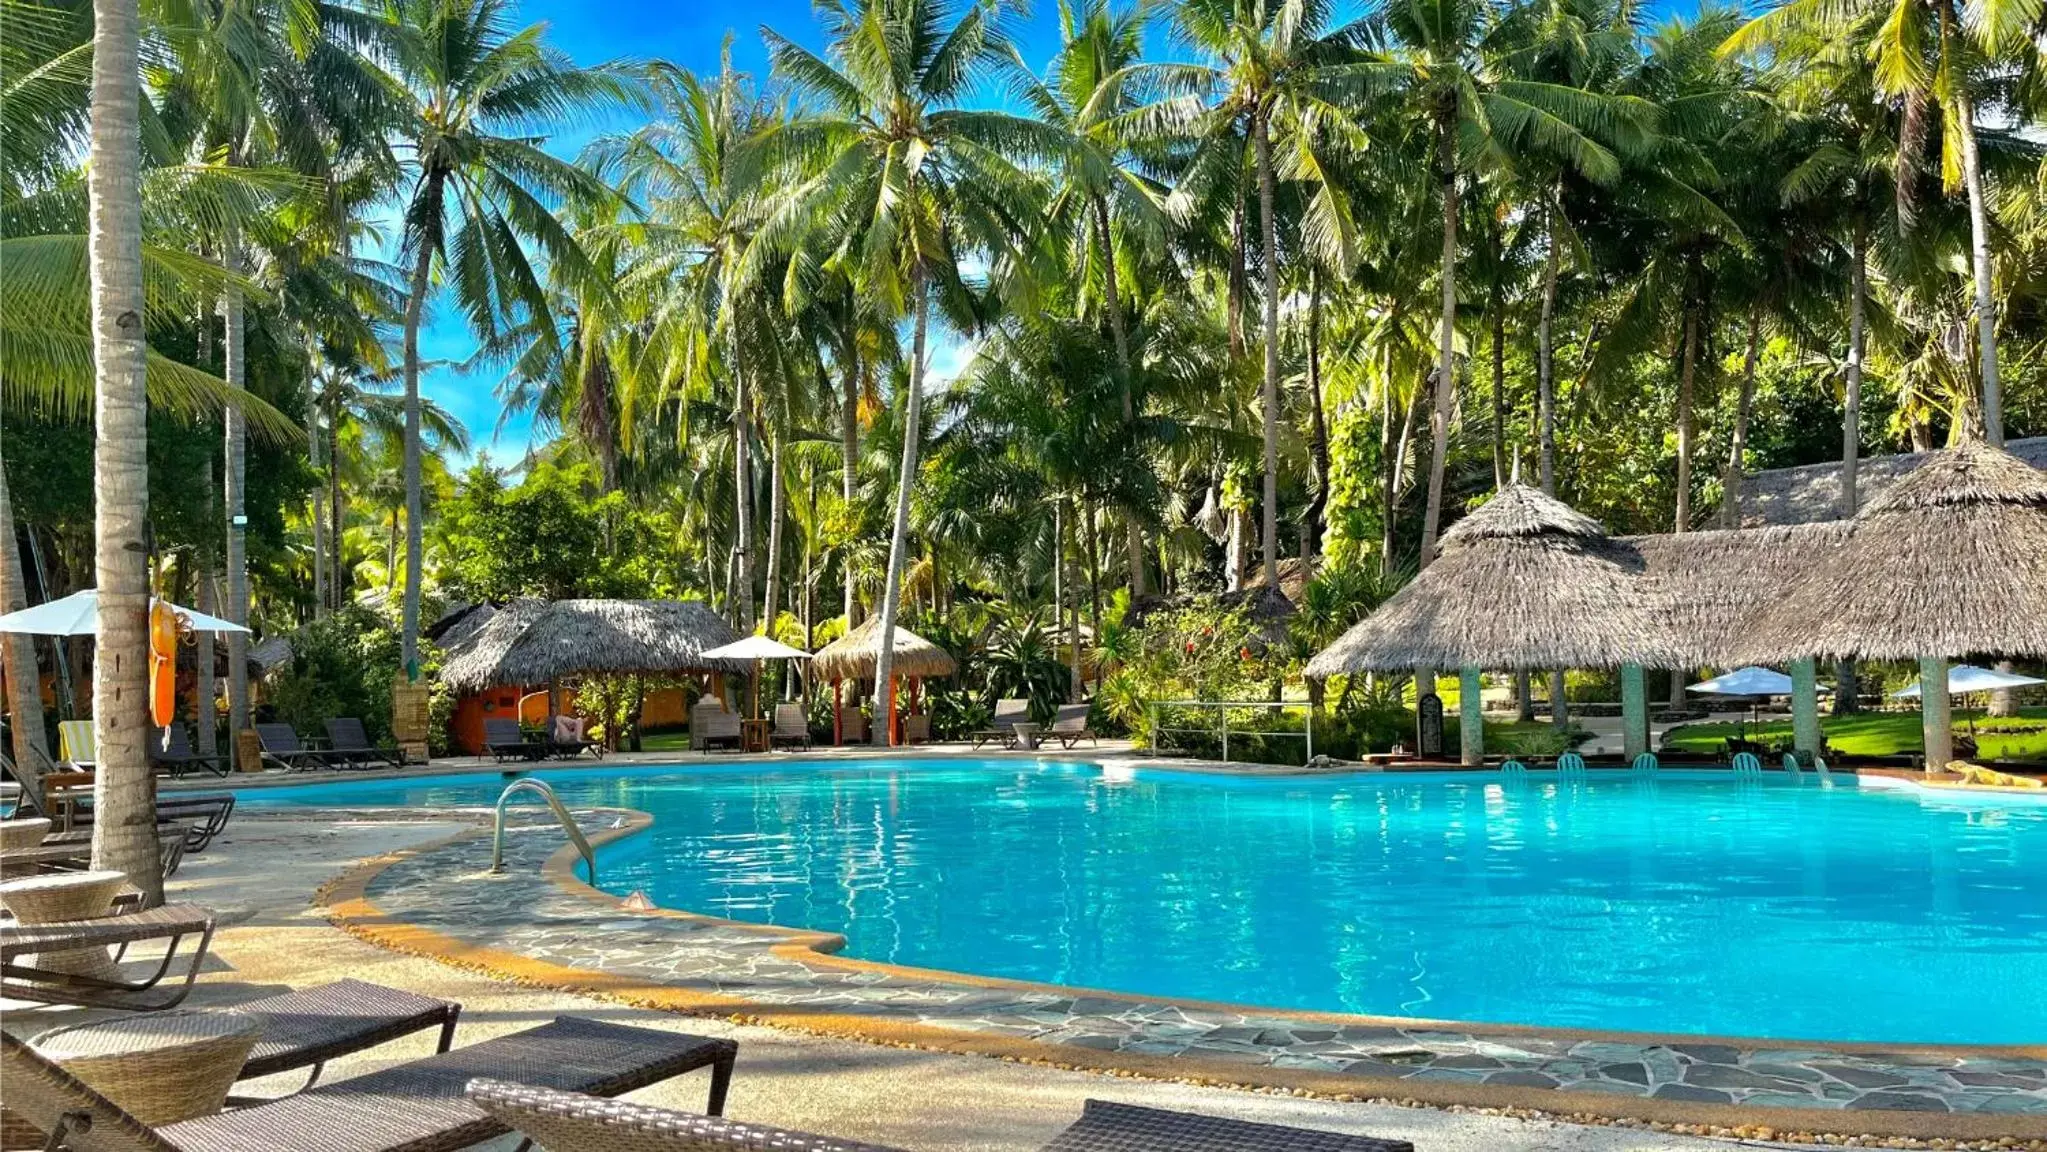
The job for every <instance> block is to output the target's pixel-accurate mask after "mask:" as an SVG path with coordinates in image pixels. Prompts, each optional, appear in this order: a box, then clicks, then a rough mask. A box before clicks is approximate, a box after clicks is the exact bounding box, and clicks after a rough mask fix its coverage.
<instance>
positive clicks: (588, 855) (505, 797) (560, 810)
mask: <svg viewBox="0 0 2047 1152" xmlns="http://www.w3.org/2000/svg"><path fill="white" fill-rule="evenodd" d="M522 789H523V790H525V791H529V792H538V793H539V794H540V798H541V799H543V800H545V801H547V806H548V807H549V808H552V809H553V810H554V818H555V819H557V820H559V821H561V826H562V831H564V832H567V833H568V834H569V839H570V840H571V841H572V842H574V843H575V845H576V851H577V852H579V853H581V854H582V856H583V864H584V866H585V867H587V868H588V869H589V870H590V883H591V884H595V883H597V854H596V853H594V852H592V851H591V850H590V842H589V841H588V840H586V839H584V838H583V829H582V828H581V827H579V826H578V825H577V824H576V818H575V817H574V816H571V815H569V810H568V809H567V808H566V807H564V806H563V805H562V802H561V797H559V796H556V795H555V794H554V789H553V788H552V787H549V785H548V783H547V781H545V780H536V779H534V778H533V777H531V776H523V777H520V778H519V779H517V780H514V781H512V782H511V783H510V784H509V785H507V786H506V787H505V790H504V791H503V792H501V793H499V794H498V807H497V816H496V823H497V829H496V831H495V832H493V833H492V835H491V842H490V870H491V871H493V872H503V871H504V870H505V803H506V801H509V800H510V799H511V798H512V794H513V793H515V792H518V791H520V790H522Z"/></svg>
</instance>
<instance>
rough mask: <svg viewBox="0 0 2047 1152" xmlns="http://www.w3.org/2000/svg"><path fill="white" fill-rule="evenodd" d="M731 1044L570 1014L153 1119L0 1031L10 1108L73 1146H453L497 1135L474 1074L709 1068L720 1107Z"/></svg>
mask: <svg viewBox="0 0 2047 1152" xmlns="http://www.w3.org/2000/svg"><path fill="white" fill-rule="evenodd" d="M737 1052H738V1045H736V1044H734V1043H733V1042H732V1041H730V1040H713V1039H707V1038H705V1037H702V1036H691V1035H687V1034H685V1033H681V1032H667V1031H658V1030H655V1029H651V1028H634V1027H629V1026H627V1025H623V1024H611V1023H606V1022H603V1021H598V1020H585V1019H581V1018H578V1017H574V1016H563V1017H559V1018H557V1019H556V1020H555V1021H554V1022H553V1023H551V1024H544V1025H541V1026H540V1027H537V1028H529V1029H527V1030H526V1031H524V1032H517V1033H513V1034H512V1035H510V1036H500V1037H498V1038H496V1039H494V1040H486V1041H484V1042H483V1043H481V1044H473V1045H470V1046H469V1047H467V1048H458V1049H456V1050H454V1051H452V1052H443V1053H441V1054H439V1055H437V1056H429V1057H427V1058H425V1059H423V1060H415V1061H412V1062H411V1063H408V1064H400V1065H398V1066H396V1067H392V1068H386V1069H384V1070H382V1071H379V1072H371V1073H367V1074H365V1075H362V1076H357V1077H354V1078H352V1079H349V1080H342V1081H339V1082H337V1083H334V1084H329V1085H326V1086H325V1087H321V1088H315V1089H313V1090H312V1091H310V1092H301V1093H299V1094H298V1095H296V1096H287V1097H285V1098H284V1099H281V1100H275V1101H271V1102H269V1103H265V1104H259V1105H256V1106H254V1107H250V1108H242V1109H239V1110H236V1111H232V1112H223V1113H220V1114H218V1115H214V1116H202V1117H199V1118H197V1119H193V1120H184V1121H180V1122H178V1123H176V1124H168V1125H163V1126H160V1127H151V1126H149V1125H147V1124H144V1123H143V1122H141V1121H140V1120H138V1119H136V1118H135V1117H134V1116H133V1115H131V1114H130V1113H129V1112H128V1111H127V1110H125V1109H123V1108H122V1107H121V1106H120V1105H119V1104H117V1103H115V1102H114V1101H112V1100H110V1099H108V1098H107V1097H106V1096H105V1095H103V1094H102V1093H100V1092H97V1091H95V1090H94V1089H93V1088H92V1087H91V1086H89V1085H87V1084H86V1083H85V1082H83V1081H82V1080H80V1079H79V1078H78V1077H76V1076H73V1075H71V1074H70V1073H69V1072H66V1071H65V1070H64V1069H63V1068H61V1067H58V1066H57V1065H56V1064H54V1063H52V1062H51V1061H49V1060H47V1059H45V1058H44V1057H42V1056H40V1055H38V1054H37V1053H36V1052H35V1051H34V1050H33V1049H31V1048H30V1047H29V1046H28V1045H27V1044H26V1043H24V1042H23V1041H21V1040H18V1039H16V1038H14V1037H13V1036H4V1035H0V1078H4V1080H5V1082H6V1084H7V1108H8V1110H9V1111H10V1112H12V1113H15V1114H16V1116H18V1117H19V1118H20V1119H21V1120H22V1121H25V1122H26V1123H27V1124H30V1125H33V1126H35V1127H36V1128H38V1129H40V1130H41V1131H43V1132H45V1133H49V1140H48V1143H47V1145H46V1146H47V1147H50V1148H58V1149H70V1150H71V1152H278V1150H279V1149H291V1150H293V1152H390V1150H397V1149H402V1150H404V1152H452V1150H453V1149H458V1148H468V1147H470V1146H471V1145H473V1144H477V1143H479V1142H481V1141H484V1140H488V1139H491V1138H493V1137H496V1136H500V1135H503V1134H504V1133H505V1132H507V1131H508V1130H509V1129H508V1128H507V1127H506V1125H505V1123H504V1122H503V1121H502V1120H500V1119H498V1118H497V1117H495V1116H493V1115H491V1114H490V1113H488V1112H486V1111H484V1110H483V1109H482V1108H480V1107H478V1106H477V1105H476V1104H474V1103H471V1102H470V1101H469V1100H468V1099H467V1098H466V1097H464V1095H463V1088H464V1087H465V1086H466V1085H468V1084H469V1083H470V1081H472V1080H475V1079H477V1078H479V1077H485V1078H491V1079H498V1080H510V1081H514V1082H517V1083H522V1084H531V1085H534V1086H536V1087H541V1088H552V1089H556V1090H559V1091H567V1092H577V1093H587V1094H590V1095H593V1096H613V1095H617V1094H619V1093H623V1092H631V1091H633V1090H634V1089H637V1088H644V1087H646V1086H647V1085H649V1084H653V1083H656V1082H658V1081H661V1080H666V1079H669V1078H670V1077H673V1076H679V1075H681V1074H682V1073H684V1072H688V1071H691V1070H693V1069H697V1068H710V1069H711V1077H712V1079H711V1085H712V1087H711V1091H712V1101H711V1102H712V1103H713V1104H714V1105H717V1106H720V1107H722V1105H723V1099H722V1096H723V1093H724V1090H725V1088H726V1086H727V1084H728V1083H729V1080H730V1076H731V1071H732V1061H733V1059H734V1057H735V1056H736V1055H737Z"/></svg>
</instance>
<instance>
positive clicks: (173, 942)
mask: <svg viewBox="0 0 2047 1152" xmlns="http://www.w3.org/2000/svg"><path fill="white" fill-rule="evenodd" d="M195 936H196V937H197V938H198V944H197V945H196V946H194V947H193V948H192V949H191V950H190V952H189V955H188V956H187V957H186V963H185V966H184V979H183V980H179V981H174V982H173V983H172V985H171V987H170V988H168V989H167V990H163V991H159V990H158V985H160V984H162V983H163V982H164V978H165V977H167V976H169V975H170V974H171V970H172V968H173V967H174V966H175V965H176V962H177V959H178V954H179V951H180V946H181V945H182V944H183V943H184V942H185V940H186V938H188V937H195ZM155 940H162V941H164V942H165V946H164V954H163V959H162V961H161V962H160V963H159V964H158V965H157V968H156V971H155V972H153V973H150V974H149V975H147V976H145V977H143V978H142V979H140V980H130V979H128V978H127V977H126V976H117V977H112V978H101V977H96V976H81V975H75V974H73V973H70V972H56V971H52V970H50V969H47V968H40V967H37V966H36V965H35V964H32V963H30V962H29V961H30V958H31V957H35V956H38V955H40V954H48V953H56V952H67V951H72V950H74V949H81V948H114V947H119V948H125V947H127V946H129V945H131V944H141V943H146V942H149V941H155ZM212 943H213V914H212V913H210V912H208V911H207V910H206V909H204V908H198V907H194V906H193V905H190V904H165V905H162V906H161V907H157V908H147V909H144V910H142V911H139V912H131V913H128V914H127V915H124V916H101V917H98V918H96V919H92V920H65V921H61V922H59V923H55V924H35V925H24V924H19V923H15V922H13V921H0V998H4V999H8V1000H28V1001H33V1002H35V1003H38V1004H76V1005H79V1006H80V1007H85V1008H126V1009H131V1010H134V1011H143V1012H147V1011H156V1010H159V1009H163V1008H170V1007H174V1006H175V1005H176V1004H177V1003H178V1002H179V1001H181V1000H183V999H184V998H185V994H186V993H187V992H190V991H191V990H192V978H193V977H194V976H196V975H198V973H199V965H200V964H201V963H203V962H204V961H205V959H206V950H207V948H208V947H210V946H211V945H212Z"/></svg>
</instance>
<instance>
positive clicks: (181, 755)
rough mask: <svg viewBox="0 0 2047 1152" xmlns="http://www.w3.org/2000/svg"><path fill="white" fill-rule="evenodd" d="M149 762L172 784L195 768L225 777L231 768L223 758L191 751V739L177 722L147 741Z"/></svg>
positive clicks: (181, 724)
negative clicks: (166, 776)
mask: <svg viewBox="0 0 2047 1152" xmlns="http://www.w3.org/2000/svg"><path fill="white" fill-rule="evenodd" d="M149 762H150V764H151V765H153V766H154V767H157V768H160V769H162V770H163V771H165V772H167V773H169V774H170V776H171V778H172V779H173V780H175V779H177V778H178V777H180V776H183V775H184V774H185V773H187V772H189V771H191V770H192V769H194V768H202V769H205V770H206V771H208V772H211V773H213V774H214V775H215V776H225V775H227V774H228V770H229V768H230V767H231V765H230V764H229V762H228V758H227V757H225V756H201V755H199V754H198V753H197V752H194V751H192V736H191V734H190V733H189V732H187V731H186V730H185V725H184V724H183V723H181V722H179V721H172V722H171V723H170V724H167V725H165V726H164V727H162V728H158V729H157V730H156V734H155V735H154V736H151V737H150V739H149Z"/></svg>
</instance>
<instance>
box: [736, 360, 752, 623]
mask: <svg viewBox="0 0 2047 1152" xmlns="http://www.w3.org/2000/svg"><path fill="white" fill-rule="evenodd" d="M734 327H735V328H736V327H737V325H736V323H735V325H734ZM731 339H732V353H731V354H732V493H733V496H732V499H733V516H734V521H735V522H734V525H733V533H732V534H733V548H734V556H735V557H736V558H737V560H738V563H739V572H738V575H737V577H736V584H737V587H736V589H735V596H736V599H734V600H733V602H732V605H733V609H734V610H735V611H736V612H737V613H738V618H739V630H740V631H741V632H751V631H753V460H752V455H753V452H752V440H753V416H752V413H751V411H750V408H751V405H750V403H749V401H750V399H751V397H749V396H748V394H747V379H746V373H745V372H744V371H743V370H741V368H740V366H739V334H738V332H737V331H735V332H733V334H732V337H731Z"/></svg>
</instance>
